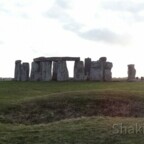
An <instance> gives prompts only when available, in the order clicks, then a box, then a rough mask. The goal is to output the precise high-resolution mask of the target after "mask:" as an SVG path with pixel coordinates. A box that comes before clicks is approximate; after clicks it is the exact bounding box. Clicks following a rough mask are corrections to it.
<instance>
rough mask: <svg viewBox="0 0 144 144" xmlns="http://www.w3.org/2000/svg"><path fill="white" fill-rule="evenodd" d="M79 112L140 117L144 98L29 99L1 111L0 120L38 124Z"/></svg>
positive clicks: (81, 114) (87, 114)
mask: <svg viewBox="0 0 144 144" xmlns="http://www.w3.org/2000/svg"><path fill="white" fill-rule="evenodd" d="M82 116H112V117H114V116H120V117H143V116H144V102H142V101H135V100H130V99H125V100H123V99H119V98H106V97H103V98H95V99H92V98H89V97H85V98H83V97H68V98H67V97H63V98H53V99H50V100H49V99H39V100H33V101H32V100H31V101H29V102H25V103H22V104H19V105H14V106H10V107H9V108H7V109H5V110H4V111H2V112H0V122H3V123H23V124H38V123H49V122H53V121H58V120H62V119H66V118H77V117H82Z"/></svg>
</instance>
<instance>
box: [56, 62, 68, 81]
mask: <svg viewBox="0 0 144 144" xmlns="http://www.w3.org/2000/svg"><path fill="white" fill-rule="evenodd" d="M68 79H69V74H68V69H67V65H66V61H58V67H57V81H67V80H68Z"/></svg>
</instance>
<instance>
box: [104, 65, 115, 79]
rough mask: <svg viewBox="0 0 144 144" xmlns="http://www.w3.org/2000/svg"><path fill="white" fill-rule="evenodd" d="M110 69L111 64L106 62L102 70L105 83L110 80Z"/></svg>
mask: <svg viewBox="0 0 144 144" xmlns="http://www.w3.org/2000/svg"><path fill="white" fill-rule="evenodd" d="M112 67H113V64H112V63H111V62H106V64H105V70H104V80H105V81H111V80H112V72H111V69H112Z"/></svg>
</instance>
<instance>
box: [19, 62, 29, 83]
mask: <svg viewBox="0 0 144 144" xmlns="http://www.w3.org/2000/svg"><path fill="white" fill-rule="evenodd" d="M28 80H29V63H23V64H22V65H21V81H28Z"/></svg>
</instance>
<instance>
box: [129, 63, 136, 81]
mask: <svg viewBox="0 0 144 144" xmlns="http://www.w3.org/2000/svg"><path fill="white" fill-rule="evenodd" d="M135 75H136V69H135V65H134V64H130V65H128V81H135Z"/></svg>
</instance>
